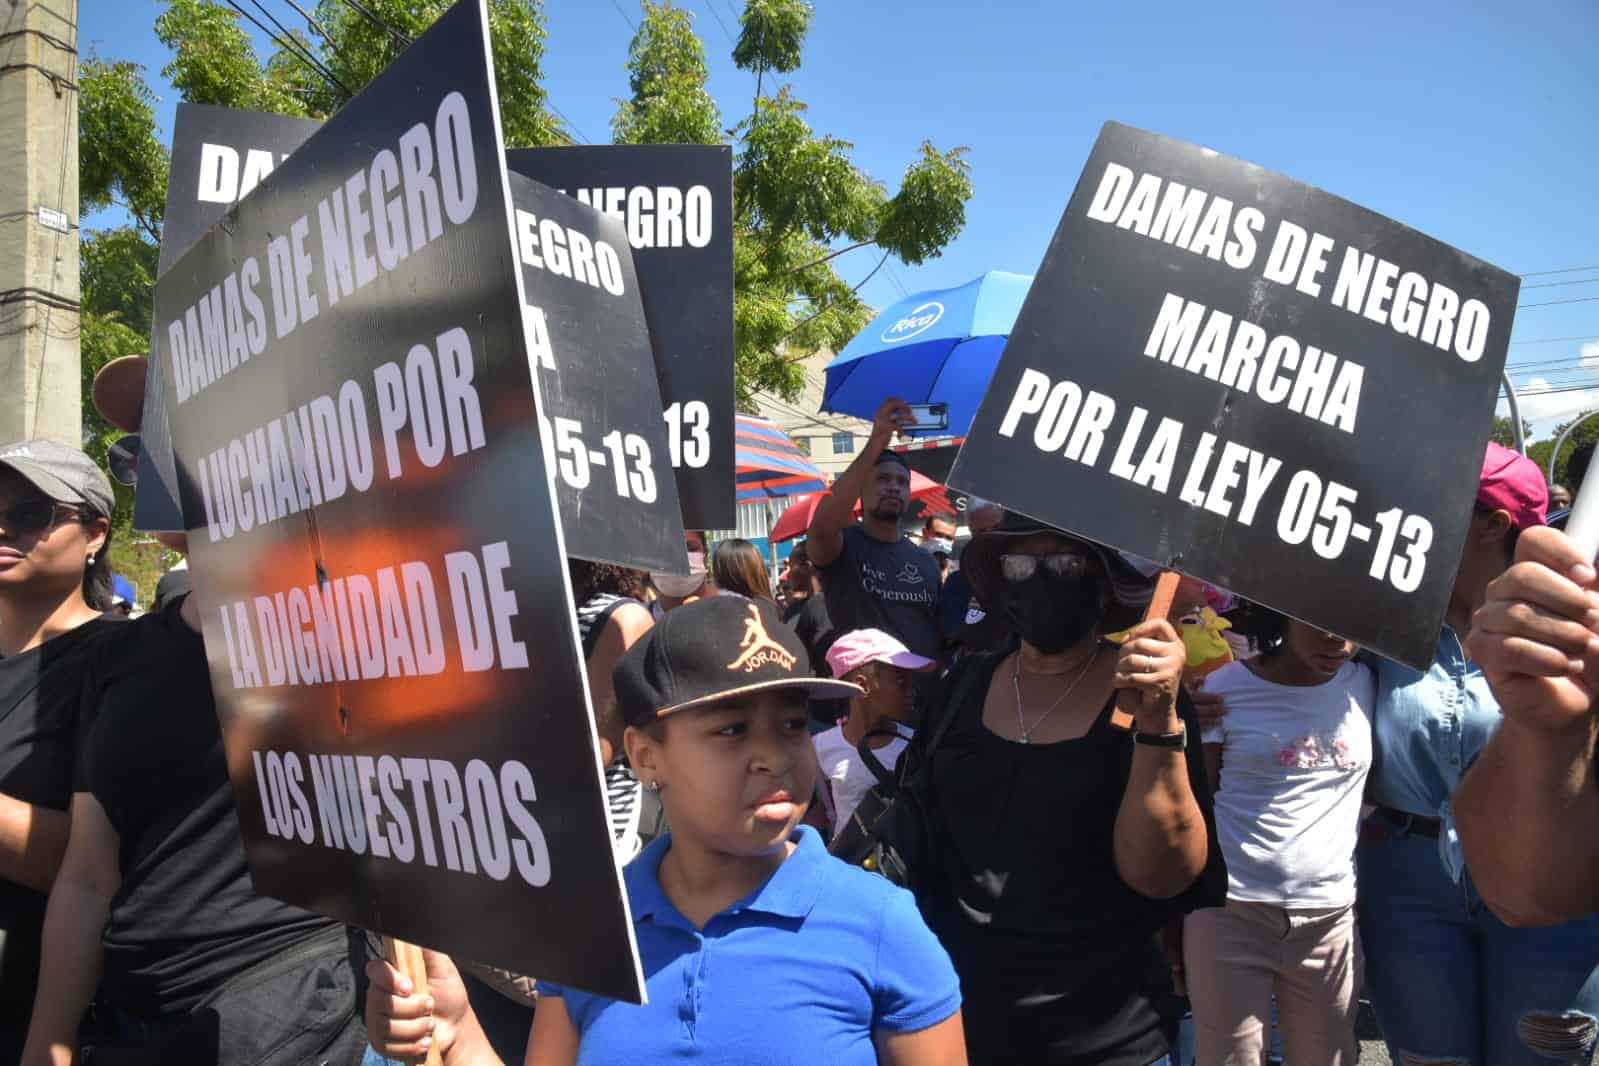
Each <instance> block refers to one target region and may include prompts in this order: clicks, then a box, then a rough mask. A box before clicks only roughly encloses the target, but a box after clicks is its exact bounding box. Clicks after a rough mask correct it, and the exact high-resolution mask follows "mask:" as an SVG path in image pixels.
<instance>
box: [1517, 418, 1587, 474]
mask: <svg viewBox="0 0 1599 1066" xmlns="http://www.w3.org/2000/svg"><path fill="white" fill-rule="evenodd" d="M1581 417H1582V416H1581V415H1578V416H1577V418H1581ZM1575 421H1576V418H1572V419H1569V420H1567V421H1565V422H1562V423H1561V424H1560V425H1559V426H1558V427H1556V428H1555V431H1554V432H1553V433H1551V434H1550V435H1549V437H1548V439H1547V440H1541V441H1538V442H1537V443H1535V444H1529V445H1528V446H1527V458H1529V459H1531V460H1532V461H1533V462H1535V463H1537V464H1538V469H1539V470H1542V471H1543V472H1544V474H1545V475H1546V476H1547V475H1548V472H1549V456H1550V454H1551V453H1553V452H1554V450H1555V441H1557V440H1559V439H1560V435H1561V434H1562V433H1564V432H1565V431H1566V430H1567V429H1568V428H1569V427H1570V426H1571V425H1572V423H1573V422H1575ZM1594 441H1599V416H1596V417H1594V418H1590V419H1588V420H1586V421H1584V422H1583V423H1582V424H1581V425H1579V426H1577V428H1576V429H1574V430H1572V431H1571V436H1569V437H1567V438H1566V442H1565V443H1564V444H1563V445H1561V448H1560V458H1559V459H1558V460H1557V461H1556V462H1555V479H1554V480H1555V484H1557V485H1564V486H1566V487H1567V488H1568V489H1570V490H1571V491H1572V492H1576V491H1577V489H1578V488H1580V487H1581V486H1578V485H1573V484H1572V483H1571V481H1572V478H1571V472H1570V471H1569V470H1567V468H1566V464H1567V463H1568V462H1570V461H1571V453H1572V452H1575V451H1576V450H1577V447H1578V445H1581V444H1586V443H1590V442H1594Z"/></svg>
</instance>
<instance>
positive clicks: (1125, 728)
mask: <svg viewBox="0 0 1599 1066" xmlns="http://www.w3.org/2000/svg"><path fill="white" fill-rule="evenodd" d="M1594 495H1596V496H1599V487H1596V488H1595V490H1594ZM1181 580H1182V575H1181V574H1179V573H1178V572H1177V571H1175V570H1162V571H1161V572H1160V576H1159V577H1158V578H1156V579H1155V594H1154V595H1153V596H1151V597H1150V598H1149V608H1148V609H1147V610H1145V611H1144V621H1146V622H1147V621H1149V620H1150V619H1151V618H1165V617H1166V616H1167V615H1169V614H1171V605H1172V601H1173V600H1174V599H1176V598H1177V583H1178V582H1179V581H1181ZM1137 706H1138V695H1137V693H1135V692H1133V691H1131V690H1130V689H1125V688H1124V689H1122V690H1121V691H1120V692H1118V693H1117V694H1116V709H1115V710H1113V711H1111V712H1110V724H1111V725H1113V726H1115V727H1116V728H1117V729H1120V730H1121V731H1122V732H1124V733H1125V732H1129V731H1131V729H1132V728H1133V709H1134V708H1135V707H1137Z"/></svg>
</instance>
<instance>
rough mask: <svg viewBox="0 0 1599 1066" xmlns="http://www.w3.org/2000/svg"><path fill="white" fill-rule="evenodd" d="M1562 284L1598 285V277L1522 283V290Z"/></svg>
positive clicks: (1556, 286)
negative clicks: (1533, 283)
mask: <svg viewBox="0 0 1599 1066" xmlns="http://www.w3.org/2000/svg"><path fill="white" fill-rule="evenodd" d="M1562 285H1599V278H1578V279H1577V280H1576V281H1540V282H1539V283H1538V284H1536V285H1523V286H1522V287H1521V291H1522V292H1526V291H1527V290H1528V289H1557V288H1559V287H1560V286H1562Z"/></svg>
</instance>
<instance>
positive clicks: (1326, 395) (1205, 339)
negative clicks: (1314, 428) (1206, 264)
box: [1144, 293, 1366, 433]
mask: <svg viewBox="0 0 1599 1066" xmlns="http://www.w3.org/2000/svg"><path fill="white" fill-rule="evenodd" d="M1144 354H1145V355H1147V356H1149V357H1150V358H1151V359H1158V360H1160V361H1161V362H1162V363H1169V364H1170V365H1172V366H1174V367H1177V368H1179V369H1181V370H1186V371H1188V372H1189V373H1191V374H1198V375H1200V376H1202V377H1207V378H1209V379H1210V380H1212V381H1215V382H1217V383H1219V384H1222V385H1225V386H1226V387H1227V388H1229V389H1237V390H1239V391H1240V392H1250V391H1253V392H1254V393H1255V395H1256V396H1258V397H1260V398H1261V399H1262V400H1264V401H1266V402H1267V403H1270V404H1282V403H1286V404H1287V406H1288V409H1289V410H1291V411H1293V412H1295V413H1296V414H1302V415H1304V416H1305V417H1306V418H1311V419H1315V420H1316V421H1318V422H1321V423H1323V424H1325V425H1329V426H1337V427H1338V428H1339V429H1341V430H1343V431H1344V432H1345V433H1354V432H1355V419H1356V416H1357V415H1358V413H1359V410H1360V388H1361V384H1362V383H1363V382H1364V381H1365V375H1366V371H1365V368H1364V367H1362V366H1361V365H1360V364H1359V363H1356V362H1352V361H1350V360H1347V359H1340V358H1339V357H1338V356H1336V355H1334V354H1333V353H1331V352H1323V351H1322V350H1321V349H1319V348H1314V347H1310V346H1301V345H1300V343H1299V342H1298V341H1297V340H1295V339H1294V338H1292V337H1290V336H1288V335H1287V334H1282V335H1279V336H1276V337H1268V336H1267V335H1266V331H1265V330H1263V329H1261V328H1260V327H1259V326H1257V325H1255V324H1254V323H1253V322H1247V321H1242V320H1239V321H1236V322H1235V321H1234V320H1233V316H1232V315H1229V314H1227V313H1226V312H1224V311H1215V310H1211V309H1209V308H1207V307H1205V305H1204V304H1201V303H1199V302H1197V301H1195V300H1184V299H1183V298H1182V297H1181V296H1176V295H1173V294H1172V293H1167V294H1166V297H1165V299H1164V300H1162V301H1161V305H1160V311H1159V312H1158V313H1157V314H1156V315H1155V324H1154V326H1153V328H1151V329H1150V331H1149V341H1148V343H1147V344H1145V345H1144Z"/></svg>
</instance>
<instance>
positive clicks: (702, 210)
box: [508, 144, 738, 529]
mask: <svg viewBox="0 0 1599 1066" xmlns="http://www.w3.org/2000/svg"><path fill="white" fill-rule="evenodd" d="M508 162H509V163H510V166H511V169H512V170H513V171H515V172H517V173H518V174H523V175H526V176H527V177H529V178H532V179H533V180H534V181H537V182H541V183H543V184H545V185H548V186H550V187H551V188H553V189H559V190H560V191H562V192H564V193H567V194H568V195H571V196H575V197H576V198H577V199H579V200H580V201H582V202H583V203H585V204H588V205H589V206H591V207H593V208H595V209H596V210H598V211H601V212H603V213H604V214H607V215H610V216H612V217H613V218H617V219H620V220H621V221H622V223H623V224H624V225H625V226H626V228H627V235H628V240H629V242H630V243H631V244H632V246H633V261H634V263H635V264H636V266H637V268H638V275H639V283H640V284H641V285H642V286H643V289H644V313H645V316H646V318H647V319H648V321H649V326H650V339H651V343H652V345H653V346H654V350H655V368H656V371H657V373H658V374H659V377H660V390H661V401H662V404H663V407H662V415H663V417H664V419H665V423H666V428H667V438H668V443H669V444H670V446H671V449H672V451H671V454H672V466H673V468H674V469H675V470H676V471H677V491H678V495H679V496H680V497H681V499H682V504H683V522H684V524H685V525H687V526H689V527H690V528H691V529H731V528H732V527H733V526H734V525H736V524H737V521H736V519H737V517H738V515H737V499H736V496H735V492H734V477H733V465H734V464H733V459H734V443H733V437H734V433H733V425H734V423H733V419H734V415H735V413H736V411H735V407H734V399H733V154H732V149H731V148H728V147H726V146H723V145H658V144H650V145H593V146H586V147H573V148H518V149H513V150H512V151H511V152H510V153H509V155H508Z"/></svg>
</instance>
